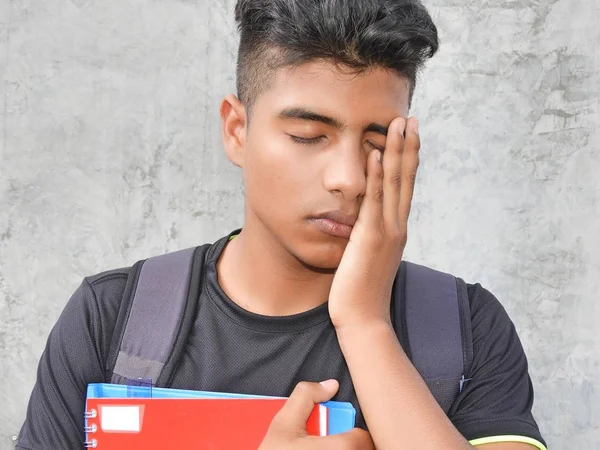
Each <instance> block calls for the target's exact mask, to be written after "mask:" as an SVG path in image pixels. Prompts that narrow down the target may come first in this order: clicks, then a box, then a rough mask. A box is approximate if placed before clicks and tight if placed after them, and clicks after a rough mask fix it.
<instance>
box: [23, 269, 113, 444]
mask: <svg viewBox="0 0 600 450" xmlns="http://www.w3.org/2000/svg"><path fill="white" fill-rule="evenodd" d="M115 313H116V310H115V306H114V305H109V304H105V305H103V307H102V308H100V307H99V305H98V301H97V298H96V294H95V292H94V290H93V289H92V286H91V285H90V283H89V282H88V280H87V279H85V280H84V281H83V282H82V284H81V285H80V286H79V288H78V289H77V290H76V291H75V293H74V294H73V295H72V297H71V298H70V300H69V301H68V303H67V305H66V306H65V308H64V310H63V312H62V314H61V315H60V317H59V319H58V321H57V322H56V324H55V325H54V327H53V329H52V331H51V332H50V335H49V337H48V341H47V343H46V348H45V350H44V352H43V354H42V356H41V358H40V362H39V365H38V370H37V380H36V383H35V386H34V388H33V391H32V394H31V397H30V400H29V405H28V408H27V416H26V419H25V423H24V424H23V426H22V428H21V432H20V433H19V438H18V441H17V446H16V449H17V450H46V449H47V450H56V449H75V448H83V442H84V431H83V426H84V409H85V398H86V389H87V385H88V383H94V382H104V376H105V375H104V373H105V362H104V355H105V353H106V346H107V345H108V344H107V342H106V341H107V333H106V331H107V330H106V329H105V327H104V326H103V322H104V320H106V318H107V316H113V318H114V317H115ZM109 342H110V341H109Z"/></svg>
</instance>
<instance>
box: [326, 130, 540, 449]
mask: <svg viewBox="0 0 600 450" xmlns="http://www.w3.org/2000/svg"><path fill="white" fill-rule="evenodd" d="M417 125H418V123H417V121H416V120H415V119H410V120H409V121H408V123H407V122H406V121H405V120H404V119H395V120H394V121H393V122H392V124H391V125H390V127H389V130H388V135H387V139H386V149H385V154H384V155H383V160H382V158H381V154H378V152H376V151H373V152H372V153H374V154H370V155H369V157H368V159H367V187H366V192H365V196H364V199H363V202H362V204H361V208H360V212H359V216H358V220H357V222H356V224H355V226H354V228H353V230H352V235H351V236H350V240H349V242H348V245H347V246H346V249H345V251H344V255H343V257H342V260H341V262H340V264H339V267H338V269H337V272H336V275H335V278H334V280H333V284H332V287H331V291H330V294H329V313H330V316H331V320H332V323H333V324H334V326H335V328H336V332H337V335H338V340H339V343H340V347H341V349H342V352H343V354H344V357H345V359H346V362H347V364H348V368H349V370H350V374H351V376H352V380H353V383H354V386H355V389H356V393H357V397H358V400H359V403H360V405H361V408H362V410H363V413H364V416H365V421H366V422H367V425H368V426H369V430H370V432H371V436H372V438H373V441H374V443H375V446H376V447H377V448H378V449H380V450H386V449H394V448H398V445H399V443H400V442H401V443H402V444H401V445H402V446H403V447H404V448H419V449H420V450H421V449H423V450H425V449H440V448H444V449H456V450H459V449H469V448H473V446H472V445H471V444H469V442H468V441H467V440H466V439H465V438H464V437H463V434H461V432H460V431H459V430H458V429H457V428H456V427H455V425H453V423H452V422H451V421H450V419H449V418H448V417H447V416H446V415H445V413H444V412H443V411H442V409H441V408H439V406H438V404H437V402H436V401H435V399H434V398H433V396H432V395H431V393H430V392H429V390H428V388H427V386H426V384H425V383H424V381H423V380H422V379H421V377H420V375H419V374H418V372H417V371H416V369H415V368H414V367H413V365H412V364H411V362H410V361H409V359H408V358H407V356H406V354H405V353H404V351H403V350H402V347H401V346H400V344H399V343H398V340H397V337H396V334H395V332H394V330H393V328H392V325H391V323H390V314H389V311H390V299H391V292H392V286H393V281H394V278H395V275H396V272H397V269H398V266H399V264H400V261H401V259H402V254H403V251H404V247H405V244H406V240H407V223H408V216H409V212H410V204H411V200H412V196H413V191H414V183H415V179H416V172H417V167H418V161H419V158H418V151H419V148H420V138H419V135H418V127H417ZM405 128H406V130H405ZM500 367H501V368H504V367H503V366H500ZM486 389H487V390H489V389H490V385H489V384H488V385H487V386H486ZM484 390H485V389H484ZM479 400H480V401H481V397H479ZM466 418H467V419H468V417H466ZM484 436H489V435H484ZM474 442H475V444H474V445H479V444H483V443H484V442H477V441H474ZM490 445H500V444H490ZM502 445H503V446H504V448H506V446H509V447H508V449H511V446H512V448H513V449H519V447H521V448H522V447H523V444H502ZM527 447H529V445H526V448H527ZM488 448H490V447H489V446H488ZM492 449H493V447H492Z"/></svg>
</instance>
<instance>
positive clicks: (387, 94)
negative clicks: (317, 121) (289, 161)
mask: <svg viewBox="0 0 600 450" xmlns="http://www.w3.org/2000/svg"><path fill="white" fill-rule="evenodd" d="M409 89H410V88H409V83H408V80H407V79H406V78H403V77H401V76H400V75H398V74H397V73H395V72H393V71H390V70H386V69H382V68H377V67H376V68H372V69H369V70H368V71H365V72H361V73H356V72H355V71H352V70H351V69H349V68H346V67H344V66H337V65H335V64H333V63H330V62H326V61H312V62H309V63H306V64H302V65H300V66H298V67H292V68H290V67H284V68H281V69H278V70H277V71H276V73H275V75H274V77H273V79H272V81H271V83H269V87H268V88H267V89H266V90H265V91H263V93H262V94H261V95H260V96H259V98H258V99H257V104H256V107H257V109H258V108H261V109H263V110H265V109H266V110H268V111H269V112H272V113H273V114H277V113H278V112H279V111H281V110H283V109H285V108H288V107H290V106H294V107H298V106H300V107H308V108H311V109H316V110H317V111H318V112H319V113H323V114H329V115H331V116H334V117H337V118H340V119H341V120H343V121H344V122H345V123H348V124H353V123H357V124H358V123H363V122H366V121H369V122H371V121H373V120H374V119H379V120H380V121H384V122H385V121H387V122H390V121H391V120H392V119H393V118H394V117H397V116H403V117H406V116H407V114H408V104H409V94H410V91H409ZM259 103H260V105H259ZM265 112H266V111H265Z"/></svg>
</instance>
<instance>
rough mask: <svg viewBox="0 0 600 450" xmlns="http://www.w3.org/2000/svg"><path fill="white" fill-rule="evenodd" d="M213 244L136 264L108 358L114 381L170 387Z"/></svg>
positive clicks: (109, 377)
mask: <svg viewBox="0 0 600 450" xmlns="http://www.w3.org/2000/svg"><path fill="white" fill-rule="evenodd" d="M209 247H210V245H209V244H207V245H204V246H201V247H194V248H189V249H186V250H180V251H177V252H173V253H167V254H165V255H160V256H155V257H153V258H149V259H147V260H144V261H139V262H137V263H136V264H135V265H134V266H133V267H132V272H131V274H130V275H129V277H128V279H127V284H126V287H125V291H124V293H123V299H122V302H121V306H120V308H119V315H118V317H117V322H116V325H115V330H114V332H113V338H112V341H111V347H110V350H109V355H108V360H107V377H106V379H110V380H111V382H112V383H116V384H127V383H128V382H131V381H134V382H135V380H140V379H143V380H149V381H151V383H152V385H154V386H162V385H166V384H167V383H168V382H169V380H170V378H171V375H172V374H173V371H174V369H175V366H176V364H177V361H178V360H179V356H180V355H181V352H182V351H183V348H184V347H185V344H186V343H187V336H188V334H189V332H190V330H191V328H192V325H193V322H194V317H195V312H196V308H197V304H198V298H199V289H200V286H201V279H200V277H201V276H202V273H203V266H204V259H205V255H206V251H207V249H208V248H209Z"/></svg>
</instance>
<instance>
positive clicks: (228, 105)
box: [220, 94, 247, 168]
mask: <svg viewBox="0 0 600 450" xmlns="http://www.w3.org/2000/svg"><path fill="white" fill-rule="evenodd" d="M220 114H221V135H222V138H223V147H224V148H225V153H227V157H228V158H229V160H230V161H231V162H232V163H233V164H235V165H236V166H238V167H242V168H243V167H244V147H245V146H246V129H247V120H246V108H244V105H242V102H240V101H239V99H238V98H237V97H236V96H235V95H233V94H229V95H228V96H226V97H225V98H224V99H223V101H222V102H221V108H220Z"/></svg>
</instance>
